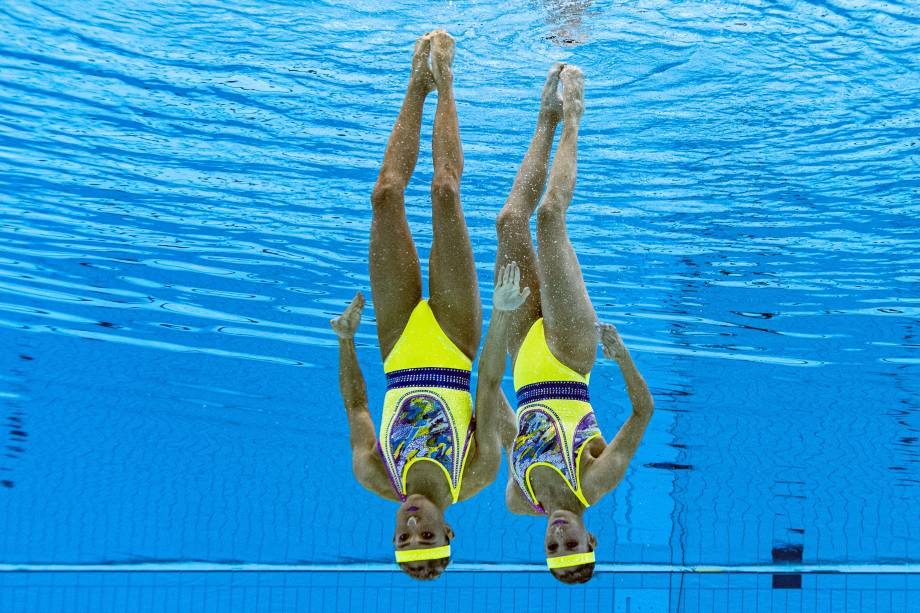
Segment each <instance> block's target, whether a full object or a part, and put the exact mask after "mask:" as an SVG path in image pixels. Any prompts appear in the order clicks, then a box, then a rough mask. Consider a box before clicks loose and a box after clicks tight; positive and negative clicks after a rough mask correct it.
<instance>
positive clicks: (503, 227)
mask: <svg viewBox="0 0 920 613" xmlns="http://www.w3.org/2000/svg"><path fill="white" fill-rule="evenodd" d="M521 228H524V229H525V230H526V231H527V233H530V217H529V216H527V215H524V214H523V213H521V212H520V211H516V210H514V209H512V208H509V207H505V208H503V209H502V210H501V211H499V212H498V217H496V218H495V231H496V233H498V235H499V236H504V235H506V234H509V233H511V232H514V231H515V230H519V229H521Z"/></svg>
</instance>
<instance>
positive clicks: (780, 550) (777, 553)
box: [772, 530, 805, 590]
mask: <svg viewBox="0 0 920 613" xmlns="http://www.w3.org/2000/svg"><path fill="white" fill-rule="evenodd" d="M795 532H799V533H802V534H804V530H795ZM804 550H805V546H804V545H801V544H798V545H782V546H780V547H774V548H773V551H772V557H773V563H774V564H777V563H787V564H788V563H794V564H801V563H802V553H803V552H804ZM773 589H774V590H800V589H802V575H801V574H800V573H777V574H774V575H773Z"/></svg>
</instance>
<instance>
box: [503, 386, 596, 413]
mask: <svg viewBox="0 0 920 613" xmlns="http://www.w3.org/2000/svg"><path fill="white" fill-rule="evenodd" d="M517 400H518V407H522V406H524V405H526V404H530V403H531V402H537V401H540V400H578V401H580V402H591V401H590V400H589V399H588V386H587V385H586V384H584V383H579V382H577V381H541V382H540V383H531V384H530V385H525V386H524V387H522V388H521V389H519V390H518V391H517Z"/></svg>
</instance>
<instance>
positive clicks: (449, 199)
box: [431, 175, 460, 206]
mask: <svg viewBox="0 0 920 613" xmlns="http://www.w3.org/2000/svg"><path fill="white" fill-rule="evenodd" d="M431 202H432V204H435V205H445V206H455V205H457V204H459V203H460V181H459V180H457V179H455V178H454V177H451V176H450V175H446V176H436V177H435V178H434V180H433V181H432V182H431Z"/></svg>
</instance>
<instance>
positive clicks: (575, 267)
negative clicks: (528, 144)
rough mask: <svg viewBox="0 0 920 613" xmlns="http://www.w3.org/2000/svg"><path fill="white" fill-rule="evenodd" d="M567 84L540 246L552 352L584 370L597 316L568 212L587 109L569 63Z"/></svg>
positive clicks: (590, 359)
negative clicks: (569, 229)
mask: <svg viewBox="0 0 920 613" xmlns="http://www.w3.org/2000/svg"><path fill="white" fill-rule="evenodd" d="M560 79H561V80H562V85H563V94H562V100H563V102H562V104H563V111H562V112H563V118H562V121H563V127H562V136H561V137H560V139H559V145H558V147H557V148H556V155H555V157H554V158H553V165H552V168H551V170H550V175H549V185H548V186H547V188H546V196H545V197H544V199H543V203H542V204H541V205H540V209H539V210H538V211H537V248H538V249H539V260H540V285H541V296H540V297H541V300H542V306H543V317H544V318H545V319H544V323H545V326H546V340H547V342H548V343H549V347H550V349H551V350H552V352H553V354H554V355H555V356H556V357H557V358H559V359H560V360H561V361H562V362H563V363H564V364H566V365H567V366H569V367H570V368H572V369H574V370H576V371H578V372H580V373H582V374H584V373H587V372H588V371H590V370H591V367H592V366H593V365H594V360H595V357H596V353H597V331H596V330H595V322H596V319H597V316H596V315H595V313H594V307H593V306H591V300H590V299H589V298H588V291H587V289H586V288H585V282H584V279H583V278H582V275H581V267H580V266H579V264H578V257H577V256H576V255H575V250H574V249H573V248H572V243H571V242H570V241H569V236H568V232H567V231H566V225H565V214H566V210H567V209H568V208H569V204H570V203H571V202H572V192H573V191H574V189H575V175H576V172H577V160H576V157H577V150H578V127H579V123H580V121H581V114H582V113H583V112H584V76H583V75H582V73H581V70H579V69H578V68H577V67H574V66H566V67H565V68H564V69H563V70H562V75H561V76H560Z"/></svg>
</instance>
